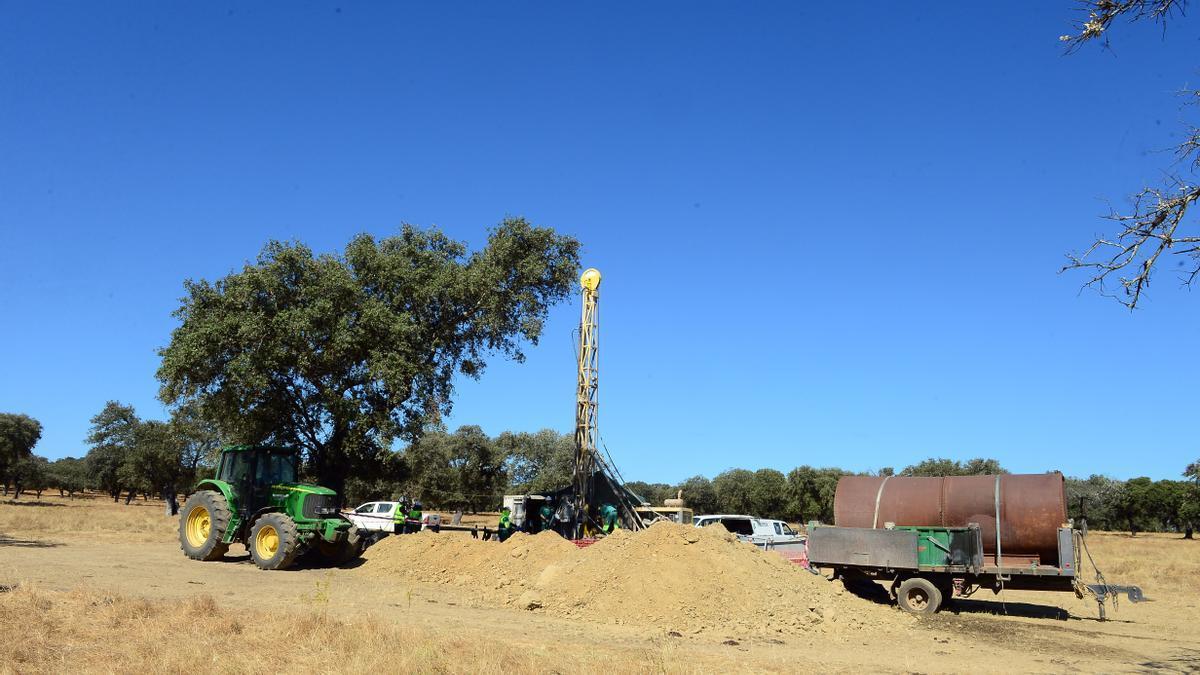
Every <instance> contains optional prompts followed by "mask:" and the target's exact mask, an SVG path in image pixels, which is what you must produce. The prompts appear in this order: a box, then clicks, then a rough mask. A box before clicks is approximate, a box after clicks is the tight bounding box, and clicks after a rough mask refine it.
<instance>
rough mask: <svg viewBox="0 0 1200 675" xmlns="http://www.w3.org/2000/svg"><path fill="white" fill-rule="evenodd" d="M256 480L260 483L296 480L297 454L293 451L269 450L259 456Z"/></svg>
mask: <svg viewBox="0 0 1200 675" xmlns="http://www.w3.org/2000/svg"><path fill="white" fill-rule="evenodd" d="M255 482H256V483H259V484H260V485H273V484H275V483H295V482H296V455H295V453H291V452H268V453H264V454H263V455H262V456H260V457H259V458H258V470H257V472H256V473H255Z"/></svg>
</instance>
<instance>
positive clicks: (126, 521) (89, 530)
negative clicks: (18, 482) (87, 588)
mask: <svg viewBox="0 0 1200 675" xmlns="http://www.w3.org/2000/svg"><path fill="white" fill-rule="evenodd" d="M178 527H179V521H178V520H177V519H175V518H172V517H170V516H167V515H166V506H165V505H164V504H163V503H162V502H161V501H150V502H143V501H140V500H138V501H134V502H132V503H130V504H128V505H126V504H125V503H124V501H122V502H120V503H113V501H112V499H111V498H108V497H104V496H99V495H87V496H85V497H83V498H76V499H65V498H62V497H59V496H58V495H49V494H43V495H42V498H41V499H40V500H38V499H21V500H20V501H14V500H11V499H9V500H5V501H3V502H0V532H3V533H6V534H17V535H34V534H36V535H38V536H39V537H42V538H44V537H46V536H52V535H54V534H89V535H99V536H101V537H107V536H110V535H116V536H119V538H120V539H122V540H124V541H170V540H172V539H174V538H175V537H177V536H178V534H177V531H178V530H177V528H178Z"/></svg>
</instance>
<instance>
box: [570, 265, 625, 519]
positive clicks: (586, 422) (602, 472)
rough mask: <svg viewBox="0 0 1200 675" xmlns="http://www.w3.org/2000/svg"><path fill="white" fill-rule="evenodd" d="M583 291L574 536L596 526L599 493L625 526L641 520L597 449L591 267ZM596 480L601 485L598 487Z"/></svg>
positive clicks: (595, 292)
mask: <svg viewBox="0 0 1200 675" xmlns="http://www.w3.org/2000/svg"><path fill="white" fill-rule="evenodd" d="M579 285H580V287H581V288H582V290H583V313H582V315H581V317H580V319H579V353H578V357H579V360H578V379H577V382H576V389H575V463H574V471H573V475H572V485H571V488H572V490H571V491H572V499H571V506H572V509H573V513H574V536H575V538H576V539H579V538H583V537H586V536H588V535H589V534H590V533H591V532H590V531H591V529H592V525H593V524H594V523H595V516H596V510H597V509H598V508H599V507H600V504H599V503H598V501H599V499H598V497H599V495H598V492H603V493H604V494H603V498H604V499H606V500H609V501H611V502H612V505H613V506H615V507H616V508H617V509H618V512H619V513H620V514H621V517H622V518H623V519H624V520H625V523H626V527H631V528H634V529H638V528H640V527H642V521H641V518H640V517H639V516H638V514H637V512H636V511H635V510H634V508H633V504H632V503H631V502H630V500H629V498H628V497H627V493H626V491H625V489H624V486H623V481H620V480H618V477H617V476H614V475H613V473H614V472H613V470H612V469H611V467H609V466H608V465H607V464H606V463H605V462H604V459H603V458H602V457H601V456H600V453H599V452H598V451H597V448H596V441H597V431H596V391H597V389H598V387H599V370H598V363H599V362H598V360H597V356H598V352H597V342H596V338H597V333H598V329H599V325H600V323H599V316H598V314H597V305H598V303H599V300H600V292H599V289H600V271H599V270H597V269H595V268H590V269H588V270H587V271H585V272H584V273H583V275H582V276H581V277H580V278H579ZM597 481H599V482H600V484H599V485H598V484H597Z"/></svg>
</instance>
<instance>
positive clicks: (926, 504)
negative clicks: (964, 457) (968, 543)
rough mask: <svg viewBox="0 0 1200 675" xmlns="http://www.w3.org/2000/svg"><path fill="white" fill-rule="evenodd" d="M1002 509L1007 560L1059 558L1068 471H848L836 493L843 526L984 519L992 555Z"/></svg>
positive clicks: (936, 523)
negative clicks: (968, 473) (914, 473)
mask: <svg viewBox="0 0 1200 675" xmlns="http://www.w3.org/2000/svg"><path fill="white" fill-rule="evenodd" d="M997 512H998V513H999V516H1000V547H1001V556H1002V557H1003V558H1004V560H1005V561H1006V562H1008V561H1011V562H1012V563H1014V564H1015V563H1018V562H1022V563H1026V562H1032V561H1040V564H1043V565H1057V564H1058V528H1059V527H1061V526H1062V525H1063V523H1065V522H1066V520H1067V501H1066V493H1065V490H1064V487H1063V476H1062V474H1061V473H1057V472H1056V473H1044V474H1008V475H1003V476H946V477H943V478H923V477H908V476H844V477H843V478H842V479H841V480H839V481H838V485H837V492H836V493H835V494H834V498H833V513H834V524H835V525H838V526H841V527H874V528H881V527H884V525H885V523H894V524H896V525H912V526H922V525H926V526H940V527H963V526H966V525H968V524H970V523H978V524H979V528H980V534H981V536H982V538H983V549H984V554H985V555H991V556H994V555H995V554H996V544H997V541H996V515H997Z"/></svg>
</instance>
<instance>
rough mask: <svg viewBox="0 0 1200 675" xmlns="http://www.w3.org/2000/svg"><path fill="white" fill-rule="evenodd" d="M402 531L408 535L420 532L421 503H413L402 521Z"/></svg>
mask: <svg viewBox="0 0 1200 675" xmlns="http://www.w3.org/2000/svg"><path fill="white" fill-rule="evenodd" d="M404 530H405V532H407V533H409V534H413V533H415V532H420V531H421V502H413V505H412V508H411V509H409V510H408V518H406V519H405V521H404Z"/></svg>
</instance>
